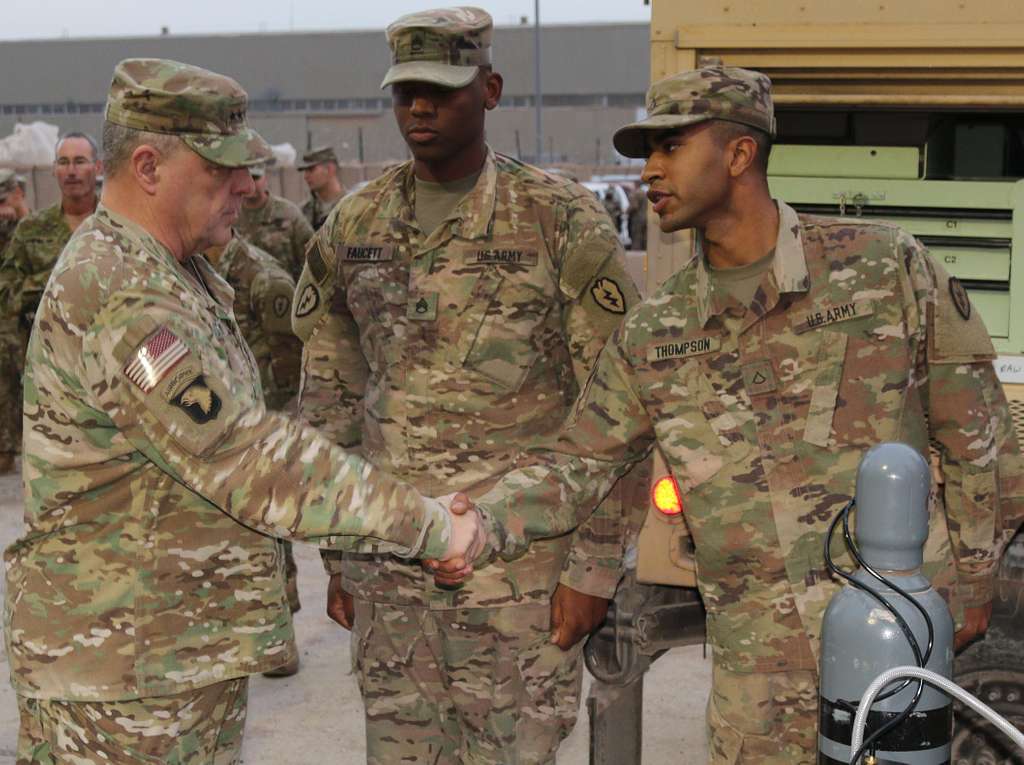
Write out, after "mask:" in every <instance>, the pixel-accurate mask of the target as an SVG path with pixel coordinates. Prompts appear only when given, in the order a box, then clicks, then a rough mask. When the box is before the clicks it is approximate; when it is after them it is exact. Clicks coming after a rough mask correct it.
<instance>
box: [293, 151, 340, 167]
mask: <svg viewBox="0 0 1024 765" xmlns="http://www.w3.org/2000/svg"><path fill="white" fill-rule="evenodd" d="M321 162H333V163H334V164H338V155H337V154H335V153H334V147H333V146H318V147H316V148H315V149H310V150H309V151H307V152H306V153H305V154H303V155H302V164H301V165H299V170H308V169H309V168H311V167H313V166H314V165H319V164H320V163H321Z"/></svg>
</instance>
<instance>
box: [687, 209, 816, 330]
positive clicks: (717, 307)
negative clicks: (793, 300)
mask: <svg viewBox="0 0 1024 765" xmlns="http://www.w3.org/2000/svg"><path fill="white" fill-rule="evenodd" d="M775 204H776V205H777V206H778V208H779V233H778V236H777V237H776V239H775V259H774V260H773V261H772V267H771V268H770V269H769V270H768V271H767V272H766V273H765V276H764V278H763V279H762V282H761V289H760V290H759V291H758V293H757V295H756V296H755V298H754V304H753V305H752V306H751V310H752V320H756V319H758V318H760V317H761V316H764V315H765V314H767V313H768V312H769V311H770V310H771V309H772V308H774V307H775V306H776V305H777V304H778V302H779V297H780V296H781V295H783V294H784V293H787V292H807V290H809V289H810V286H811V279H810V275H809V274H808V271H807V259H806V257H805V256H804V246H803V242H802V241H801V239H800V219H799V218H798V217H797V214H796V210H794V209H793V208H792V207H790V206H789V205H787V204H786V203H785V202H781V201H778V200H776V202H775ZM695 253H696V261H697V317H698V319H700V324H701V327H707V324H708V322H709V321H710V320H711V317H713V316H718V315H720V314H722V313H723V312H724V311H725V310H726V309H727V308H729V306H731V305H735V302H734V301H733V300H732V299H731V298H730V297H729V296H728V295H726V294H725V293H724V292H721V291H716V290H715V289H714V287H713V285H712V282H711V276H710V273H709V267H708V264H707V258H706V257H705V255H704V236H703V234H701V233H700V232H697V235H696V237H695ZM744 323H746V322H744Z"/></svg>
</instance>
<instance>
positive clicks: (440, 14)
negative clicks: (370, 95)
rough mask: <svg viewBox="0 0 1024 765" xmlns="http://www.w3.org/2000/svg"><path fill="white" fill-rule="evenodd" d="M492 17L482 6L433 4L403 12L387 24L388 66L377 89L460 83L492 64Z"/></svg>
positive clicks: (449, 86)
mask: <svg viewBox="0 0 1024 765" xmlns="http://www.w3.org/2000/svg"><path fill="white" fill-rule="evenodd" d="M493 33H494V22H493V21H492V20H491V14H489V13H488V12H487V11H485V10H483V9H481V8H471V7H461V8H437V9H435V10H432V11H422V12H420V13H410V14H408V15H406V16H402V17H401V18H400V19H398V20H397V21H396V22H394V23H393V24H391V26H389V27H388V29H387V36H388V45H390V46H391V68H390V69H388V73H387V74H386V75H384V81H383V82H382V83H381V84H380V86H381V88H386V87H387V86H388V85H392V84H394V83H396V82H432V83H434V84H435V85H440V86H441V87H444V88H464V87H465V86H466V85H469V83H471V82H472V81H473V78H474V77H476V73H477V69H478V67H481V66H487V65H489V64H490V63H491V37H492V36H493Z"/></svg>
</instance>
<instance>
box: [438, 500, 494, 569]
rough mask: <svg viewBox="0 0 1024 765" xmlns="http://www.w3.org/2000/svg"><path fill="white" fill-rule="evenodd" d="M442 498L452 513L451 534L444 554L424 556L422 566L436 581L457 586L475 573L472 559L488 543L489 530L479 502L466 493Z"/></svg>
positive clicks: (481, 551) (475, 557) (474, 558)
mask: <svg viewBox="0 0 1024 765" xmlns="http://www.w3.org/2000/svg"><path fill="white" fill-rule="evenodd" d="M439 499H440V500H441V502H447V503H448V511H449V512H450V513H451V514H452V538H451V541H450V542H449V543H448V550H447V551H446V552H445V556H444V558H442V559H441V560H440V561H438V560H425V561H423V566H424V567H425V568H426V569H427V570H428V571H430V572H431V573H432V574H434V582H435V584H438V585H442V586H448V587H456V586H458V585H460V584H462V583H463V582H464V581H465V580H466V578H467V577H468V576H469V575H470V574H472V573H473V565H472V564H473V561H474V560H476V559H477V558H479V557H480V555H481V553H483V551H484V548H485V547H486V545H487V537H486V530H485V529H484V526H483V523H482V522H481V518H480V513H479V512H478V511H477V509H476V505H474V504H473V502H472V500H470V498H469V497H468V496H467V495H465V494H463V493H461V492H459V493H457V494H453V495H450V496H446V497H440V498H439Z"/></svg>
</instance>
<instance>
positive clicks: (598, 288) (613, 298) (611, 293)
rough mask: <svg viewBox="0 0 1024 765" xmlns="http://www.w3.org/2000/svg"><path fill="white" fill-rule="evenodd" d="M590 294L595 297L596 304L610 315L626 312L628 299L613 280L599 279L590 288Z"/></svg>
mask: <svg viewBox="0 0 1024 765" xmlns="http://www.w3.org/2000/svg"><path fill="white" fill-rule="evenodd" d="M590 294H591V295H593V296H594V302H596V303H597V304H598V305H599V306H601V307H602V308H603V309H604V310H606V311H608V312H610V313H625V312H626V298H625V297H623V295H622V290H621V289H620V288H619V285H618V284H616V283H615V282H614V281H613V280H611V279H606V278H604V277H602V278H600V279H598V280H597V281H596V282H594V286H593V287H591V288H590Z"/></svg>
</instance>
